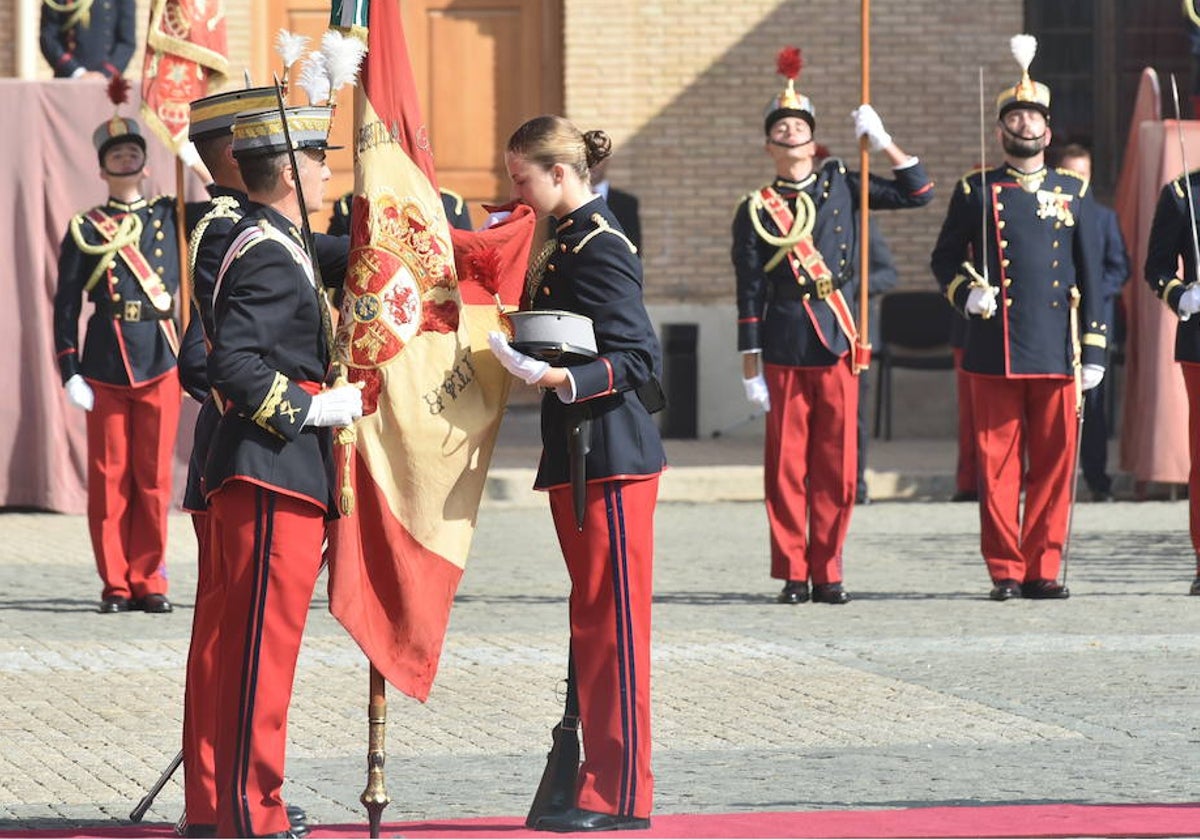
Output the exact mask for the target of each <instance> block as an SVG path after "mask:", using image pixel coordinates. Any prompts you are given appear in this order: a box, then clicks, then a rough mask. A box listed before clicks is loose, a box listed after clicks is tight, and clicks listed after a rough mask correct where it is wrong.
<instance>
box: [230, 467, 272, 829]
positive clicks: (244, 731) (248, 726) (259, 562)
mask: <svg viewBox="0 0 1200 840" xmlns="http://www.w3.org/2000/svg"><path fill="white" fill-rule="evenodd" d="M274 522H275V494H274V493H270V492H267V491H265V490H262V489H261V488H255V491H254V554H253V557H252V563H253V569H252V571H253V577H252V584H251V585H252V589H251V597H250V615H249V616H248V619H249V620H248V621H247V622H246V640H245V645H244V647H243V656H242V674H241V690H240V702H239V708H238V720H237V731H238V740H237V752H236V754H235V759H234V770H233V774H234V782H233V783H234V802H235V807H234V822H235V824H236V827H237V830H238V832H239V834H240V835H241V836H242V837H251V836H253V835H254V825H253V822H252V820H251V816H250V801H249V798H248V797H247V790H246V789H247V787H248V786H249V780H250V763H251V761H250V760H251V753H250V742H251V740H252V738H253V734H254V702H255V699H256V695H257V693H258V664H259V658H260V656H261V654H262V636H263V622H264V621H265V619H266V614H267V610H266V606H267V581H268V578H269V576H270V573H271V560H270V558H271V540H272V538H273V535H274Z"/></svg>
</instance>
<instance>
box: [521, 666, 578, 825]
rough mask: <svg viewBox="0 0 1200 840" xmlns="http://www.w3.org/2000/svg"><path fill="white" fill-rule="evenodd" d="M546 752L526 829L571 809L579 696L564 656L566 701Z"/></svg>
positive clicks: (576, 774)
mask: <svg viewBox="0 0 1200 840" xmlns="http://www.w3.org/2000/svg"><path fill="white" fill-rule="evenodd" d="M550 740H551V743H550V752H548V753H546V769H544V770H543V771H542V780H541V781H540V782H538V787H537V793H535V794H534V795H533V804H532V805H530V806H529V815H528V816H527V817H525V827H526V828H531V829H533V828H537V822H538V820H540V819H541V818H542V817H546V816H549V815H551V814H560V813H562V812H563V811H567V810H569V809H571V808H574V807H575V783H576V780H577V779H578V776H579V693H578V691H577V690H576V688H575V658H574V656H571V655H568V656H567V699H566V703H565V704H564V707H563V716H562V720H561V721H559V722H558V723H556V724H555V725H554V728H553V729H551V730H550Z"/></svg>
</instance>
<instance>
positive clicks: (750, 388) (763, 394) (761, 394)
mask: <svg viewBox="0 0 1200 840" xmlns="http://www.w3.org/2000/svg"><path fill="white" fill-rule="evenodd" d="M742 387H743V388H745V389H746V399H748V400H749V401H750V403H751V404H752V405H756V406H758V407H759V408H761V409H762V410H763V411H770V410H771V394H770V393H769V392H768V391H767V380H766V379H764V378H763V375H762V374H761V373H760V374H759V375H758V376H753V377H751V378H750V379H743V380H742Z"/></svg>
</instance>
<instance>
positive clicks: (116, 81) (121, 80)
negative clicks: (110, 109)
mask: <svg viewBox="0 0 1200 840" xmlns="http://www.w3.org/2000/svg"><path fill="white" fill-rule="evenodd" d="M131 85H132V83H131V82H130V81H129V80H128V79H126V78H125V77H124V76H122V75H121V74H120V73H117V74H116V75H115V76H113V77H112V78H111V79H109V80H108V98H109V100H110V101H111V102H112V104H114V105H117V106H120V105H124V104H125V103H126V102H128V101H129V88H130V86H131Z"/></svg>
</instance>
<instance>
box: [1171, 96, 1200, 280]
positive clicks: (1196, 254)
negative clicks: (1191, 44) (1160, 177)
mask: <svg viewBox="0 0 1200 840" xmlns="http://www.w3.org/2000/svg"><path fill="white" fill-rule="evenodd" d="M1171 98H1172V99H1173V100H1174V102H1175V129H1176V132H1177V134H1178V136H1179V162H1180V164H1181V165H1182V166H1183V188H1184V190H1185V191H1186V193H1187V203H1188V219H1189V221H1191V225H1190V227H1191V229H1192V268H1193V269H1195V270H1196V273H1195V274H1194V275H1193V277H1197V278H1200V234H1197V233H1196V201H1195V198H1194V196H1193V195H1192V170H1191V168H1190V167H1189V166H1188V161H1187V148H1186V146H1185V145H1184V142H1183V119H1182V118H1181V117H1180V116H1179V86H1178V85H1177V84H1176V83H1175V74H1174V73H1172V74H1171ZM1195 282H1196V280H1193V281H1192V284H1194V283H1195ZM1192 284H1189V285H1192Z"/></svg>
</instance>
